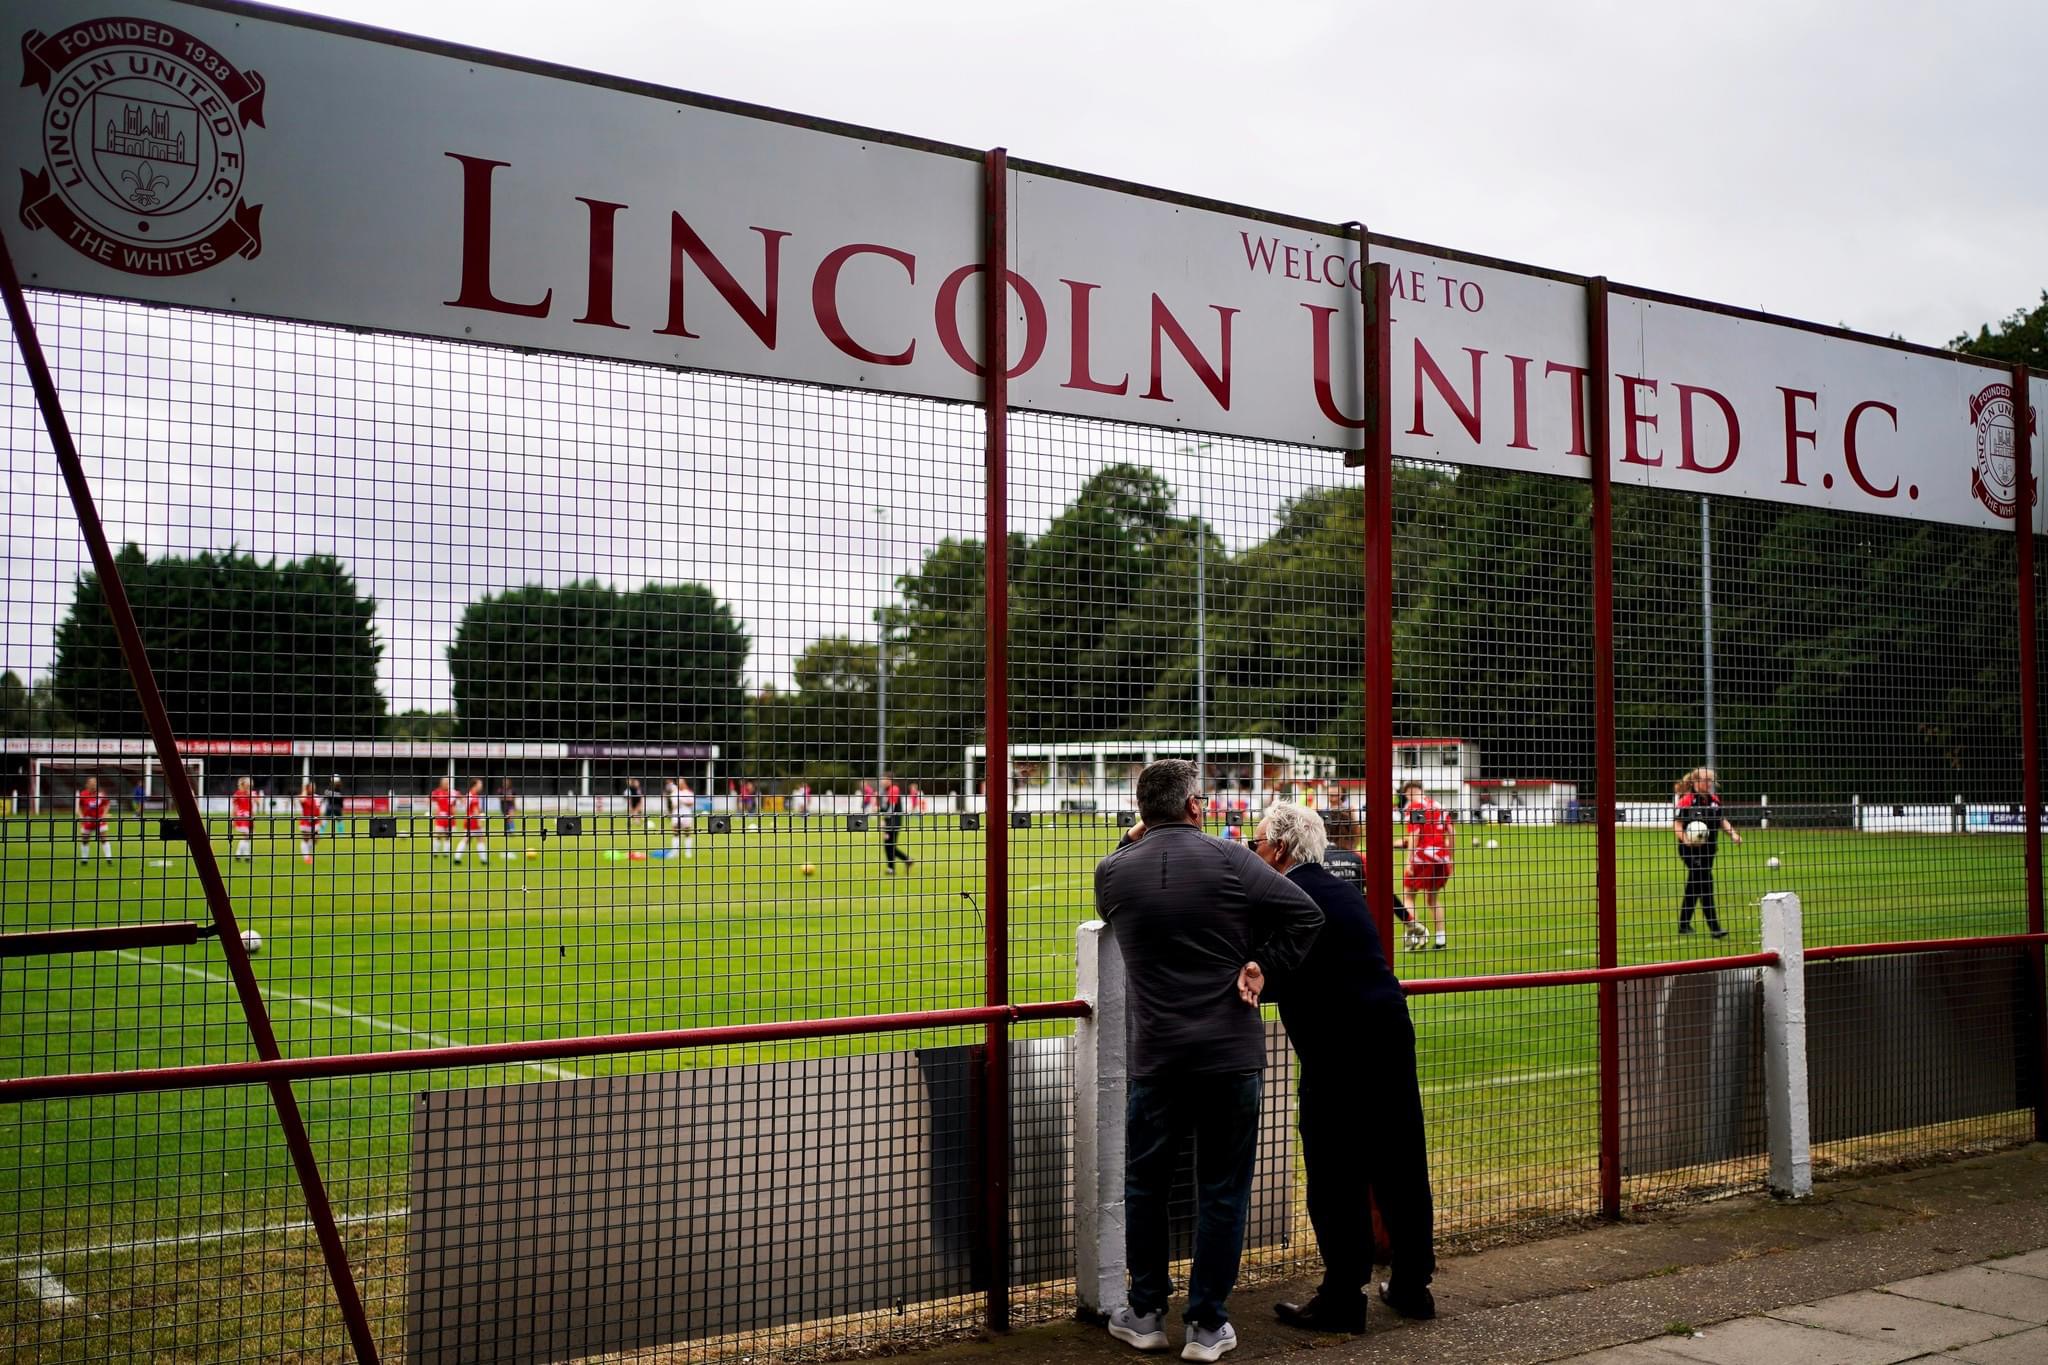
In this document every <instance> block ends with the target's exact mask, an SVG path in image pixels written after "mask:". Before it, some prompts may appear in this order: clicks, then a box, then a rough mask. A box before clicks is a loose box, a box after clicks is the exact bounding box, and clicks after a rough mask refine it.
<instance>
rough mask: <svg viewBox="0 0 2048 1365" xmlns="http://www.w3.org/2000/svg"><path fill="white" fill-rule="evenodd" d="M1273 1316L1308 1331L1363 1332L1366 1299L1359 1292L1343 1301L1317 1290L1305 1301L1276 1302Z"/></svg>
mask: <svg viewBox="0 0 2048 1365" xmlns="http://www.w3.org/2000/svg"><path fill="white" fill-rule="evenodd" d="M1273 1316H1274V1317H1276V1318H1278V1319H1280V1321H1282V1322H1284V1323H1286V1324H1287V1325H1288V1326H1289V1327H1299V1328H1301V1329H1302V1330H1303V1331H1307V1332H1347V1333H1357V1332H1363V1331H1364V1330H1365V1299H1364V1297H1363V1296H1362V1295H1361V1296H1360V1297H1358V1298H1355V1299H1353V1300H1352V1301H1351V1302H1350V1303H1349V1304H1348V1305H1346V1304H1341V1303H1338V1302H1336V1301H1334V1300H1331V1299H1326V1298H1324V1297H1323V1296H1322V1295H1321V1294H1317V1295H1316V1296H1315V1297H1314V1298H1312V1299H1310V1300H1309V1301H1308V1302H1307V1303H1276V1304H1274V1305H1273Z"/></svg>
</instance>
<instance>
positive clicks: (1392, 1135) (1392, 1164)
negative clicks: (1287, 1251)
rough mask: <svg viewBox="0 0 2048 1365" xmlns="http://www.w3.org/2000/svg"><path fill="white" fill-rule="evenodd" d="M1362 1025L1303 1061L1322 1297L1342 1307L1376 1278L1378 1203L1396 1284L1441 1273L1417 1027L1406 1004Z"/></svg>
mask: <svg viewBox="0 0 2048 1365" xmlns="http://www.w3.org/2000/svg"><path fill="white" fill-rule="evenodd" d="M1363 1023H1364V1027H1362V1028H1361V1029H1360V1030H1359V1032H1358V1033H1357V1034H1356V1035H1355V1036H1354V1037H1353V1038H1351V1039H1349V1040H1327V1041H1324V1043H1323V1046H1322V1047H1320V1048H1315V1049H1312V1052H1311V1055H1310V1056H1304V1057H1302V1058H1301V1112H1300V1126H1301V1156H1302V1165H1303V1167H1304V1168H1306V1171H1307V1177H1308V1217H1309V1223H1310V1225H1311V1226H1312V1227H1314V1228H1315V1233H1316V1248H1317V1250H1319V1251H1320V1252H1322V1256H1323V1283H1322V1287H1321V1289H1320V1290H1319V1291H1318V1293H1320V1294H1321V1295H1323V1296H1324V1297H1326V1298H1328V1299H1330V1300H1332V1301H1333V1302H1346V1301H1349V1300H1351V1299H1355V1298H1356V1297H1357V1296H1358V1294H1359V1292H1360V1291H1361V1290H1362V1289H1363V1288H1364V1287H1365V1285H1366V1284H1367V1283H1369V1282H1370V1281H1371V1279H1372V1260H1373V1245H1372V1206H1373V1205H1374V1204H1377V1205H1378V1206H1379V1211H1380V1218H1381V1220H1382V1221H1383V1222H1384V1223H1385V1225H1386V1229H1387V1241H1388V1243H1389V1244H1390V1245H1389V1251H1388V1257H1389V1261H1390V1267H1391V1270H1392V1282H1393V1284H1394V1285H1395V1286H1396V1287H1397V1288H1400V1289H1409V1288H1414V1289H1420V1288H1422V1287H1424V1286H1426V1285H1427V1284H1428V1283H1429V1282H1430V1280H1431V1279H1432V1278H1433V1277H1434V1276H1435V1274H1436V1235H1435V1218H1436V1211H1435V1205H1434V1202H1433V1200H1432V1198H1431V1195H1430V1188H1429V1149H1428V1142H1427V1139H1426V1137H1425V1135H1424V1132H1423V1123H1422V1091H1421V1088H1420V1087H1419V1086H1418V1085H1417V1083H1416V1079H1415V1026H1414V1024H1413V1023H1411V1022H1410V1021H1409V1018H1408V1010H1407V1007H1406V1006H1405V1005H1403V1004H1401V1003H1400V1002H1398V1001H1396V1002H1393V1003H1391V1004H1389V1005H1387V1006H1385V1007H1382V1008H1378V1009H1375V1010H1374V1011H1373V1012H1372V1013H1371V1015H1370V1016H1369V1017H1368V1018H1367V1019H1366V1020H1365V1021H1363ZM1333 1043H1334V1045H1333ZM1311 1057H1312V1058H1313V1060H1311ZM1368 1057H1369V1058H1371V1059H1372V1061H1371V1065H1370V1067H1369V1068H1368V1067H1367V1066H1366V1065H1365V1064H1364V1062H1363V1060H1362V1059H1365V1058H1368ZM1368 1199H1369V1200H1370V1202H1368Z"/></svg>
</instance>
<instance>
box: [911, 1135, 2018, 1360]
mask: <svg viewBox="0 0 2048 1365" xmlns="http://www.w3.org/2000/svg"><path fill="white" fill-rule="evenodd" d="M1309 1287H1310V1286H1308V1285H1306V1284H1301V1283H1294V1284H1287V1285H1268V1286H1262V1287H1260V1288H1258V1289H1256V1290H1250V1291H1244V1292H1240V1293H1239V1294H1238V1295H1237V1296H1235V1297H1234V1298H1233V1299H1232V1300H1231V1316H1232V1317H1233V1318H1234V1319H1235V1321H1236V1323H1237V1330H1238V1336H1239V1338H1240V1341H1241V1343H1242V1344H1241V1346H1240V1347H1239V1349H1238V1350H1237V1351H1236V1352H1235V1353H1233V1354H1232V1355H1231V1356H1230V1357H1229V1360H1230V1362H1231V1365H1239V1362H1243V1361H1249V1360H1254V1359H1261V1358H1279V1357H1286V1356H1292V1355H1295V1354H1297V1353H1299V1352H1304V1351H1309V1352H1314V1353H1315V1354H1316V1357H1317V1365H1421V1363H1422V1362H1429V1365H1465V1363H1466V1362H1470V1363H1471V1365H1543V1362H1553V1361H1554V1362H1571V1365H1709V1363H1711V1365H1735V1363H1736V1362H1740V1363H1741V1365H1779V1363H1780V1362H1783V1363H1785V1365H1903V1362H1907V1361H1916V1362H1918V1361H1927V1360H1943V1361H1952V1362H1955V1365H2048V1145H2043V1144H2040V1143H2035V1144H2031V1145H2029V1146H2026V1147H2022V1148H2019V1149H2017V1150H2014V1151H2010V1152H2003V1153H1999V1154H1997V1155H1994V1156H1984V1157H1974V1158H1970V1159H1967V1160H1960V1161H1955V1162H1950V1163H1947V1164H1944V1165H1939V1166H1929V1167H1925V1168H1922V1169H1919V1170H1912V1171H1900V1172H1894V1173H1891V1174H1887V1175H1880V1176H1870V1177H1859V1178H1855V1179H1839V1180H1824V1181H1823V1182H1822V1183H1821V1185H1820V1187H1819V1190H1818V1192H1817V1193H1816V1194H1815V1195H1814V1196H1813V1197H1812V1198H1811V1199H1807V1200H1802V1201H1800V1202H1798V1203H1784V1202H1780V1201H1776V1200H1773V1199H1771V1198H1769V1197H1767V1196H1764V1195H1761V1194H1759V1195H1754V1196H1743V1197H1740V1198H1735V1199H1724V1200H1719V1201H1716V1202H1713V1203H1709V1204H1702V1205H1696V1206H1692V1207H1689V1208H1684V1209H1679V1210H1675V1211H1672V1212H1669V1213H1657V1214H1653V1215H1648V1216H1643V1217H1638V1218H1631V1219H1628V1220H1625V1221H1623V1222H1620V1223H1616V1224H1606V1225H1598V1226H1593V1227H1589V1228H1584V1229H1578V1230H1574V1231H1570V1232H1567V1233H1565V1234H1563V1235H1560V1236H1557V1237H1552V1238H1549V1239H1547V1240H1544V1241H1539V1242H1529V1243H1524V1244H1522V1245H1519V1246H1507V1247H1497V1248H1493V1249H1490V1250H1486V1251H1481V1252H1476V1253H1472V1254H1468V1255H1463V1256H1456V1257H1449V1258H1446V1260H1445V1262H1444V1264H1443V1266H1442V1268H1441V1270H1440V1272H1439V1274H1438V1277H1437V1281H1436V1286H1435V1288H1436V1296H1437V1304H1438V1307H1439V1309H1440V1314H1439V1316H1438V1317H1437V1319H1436V1320H1435V1321H1433V1322H1421V1323H1416V1322H1405V1321H1402V1320H1401V1319H1399V1318H1396V1317H1394V1316H1393V1315H1392V1314H1391V1313H1389V1312H1387V1311H1386V1310H1385V1309H1384V1308H1378V1307H1376V1308H1375V1311H1374V1313H1373V1315H1372V1323H1371V1330H1370V1331H1368V1332H1367V1333H1366V1334H1365V1335H1363V1336H1357V1337H1342V1336H1319V1335H1315V1334H1312V1333H1307V1332H1299V1331H1294V1330H1292V1329H1289V1328H1286V1327H1282V1326H1281V1325H1280V1324H1279V1323H1277V1322H1276V1321H1275V1320H1274V1318H1273V1304H1274V1303H1275V1302H1276V1301H1278V1300H1280V1299H1285V1298H1295V1299H1298V1298H1301V1297H1304V1296H1305V1294H1306V1293H1307V1291H1308V1289H1309ZM1178 1309H1179V1304H1178V1302H1176V1304H1175V1311H1174V1316H1173V1319H1172V1320H1171V1321H1170V1322H1169V1324H1168V1328H1169V1335H1170V1336H1171V1338H1172V1341H1173V1345H1174V1348H1175V1350H1174V1354H1170V1355H1159V1356H1152V1357H1149V1359H1151V1360H1154V1361H1157V1362H1159V1365H1168V1362H1172V1361H1176V1360H1177V1358H1178V1348H1179V1345H1180V1340H1181V1325H1180V1323H1179V1321H1178ZM1681 1333H1682V1334H1683V1335H1680V1334H1681ZM1951 1348H1953V1349H1951ZM923 1358H924V1359H925V1360H928V1361H936V1362H952V1365H1027V1363H1029V1365H1041V1363H1050V1365H1068V1363H1069V1362H1073V1363H1075V1365H1081V1363H1086V1365H1097V1363H1099V1365H1136V1362H1137V1361H1138V1360H1139V1359H1140V1357H1138V1356H1137V1353H1135V1352H1133V1351H1131V1350H1129V1349H1128V1348H1127V1347H1124V1346H1121V1345H1119V1344H1118V1343H1117V1342H1115V1341H1113V1340H1111V1339H1110V1338H1109V1336H1108V1334H1106V1333H1105V1332H1104V1331H1103V1330H1102V1329H1101V1328H1100V1327H1099V1326H1091V1325H1088V1324H1083V1323H1077V1322H1063V1323H1052V1324H1047V1325H1045V1326H1042V1327H1035V1328H1029V1329H1025V1330H1022V1331H1018V1332H1015V1333H1012V1334H1010V1335H1008V1336H1005V1337H1002V1338H999V1339H996V1340H991V1341H978V1342H963V1343H959V1344H956V1345H953V1346H949V1347H943V1348H940V1349H938V1350H936V1351H932V1352H928V1353H926V1354H925V1356H924V1357H923Z"/></svg>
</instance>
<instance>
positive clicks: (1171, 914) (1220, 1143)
mask: <svg viewBox="0 0 2048 1365" xmlns="http://www.w3.org/2000/svg"><path fill="white" fill-rule="evenodd" d="M1138 817H1139V823H1138V825H1137V827H1136V828H1134V829H1133V830H1132V831H1131V833H1130V834H1129V835H1127V836H1126V837H1125V840H1124V842H1123V843H1122V844H1121V845H1119V846H1118V848H1117V850H1116V851H1115V852H1114V853H1112V854H1110V855H1109V856H1108V857H1107V858H1104V859H1103V860H1102V861H1101V862H1100V863H1098V864H1096V867H1095V909H1096V913H1097V914H1098V915H1100V916H1101V917H1102V919H1103V920H1104V921H1105V922H1106V923H1107V924H1108V925H1109V926H1110V928H1111V929H1112V930H1113V931H1114V932H1115V934H1116V940H1117V944H1118V946H1119V947H1120V948H1121V949H1122V950H1123V958H1124V972H1125V977H1126V979H1127V981H1128V983H1129V990H1130V1001H1129V1021H1130V1038H1129V1046H1130V1076H1131V1081H1130V1095H1129V1102H1128V1113H1127V1124H1126V1144H1127V1150H1126V1154H1125V1160H1124V1217H1125V1233H1124V1238H1125V1240H1124V1252H1125V1257H1126V1259H1127V1260H1128V1261H1129V1263H1130V1268H1131V1295H1130V1302H1129V1303H1128V1304H1126V1305H1124V1306H1123V1307H1121V1308H1118V1309H1117V1310H1116V1311H1115V1312H1114V1313H1112V1314H1111V1315H1110V1321H1109V1333H1110V1335H1111V1336H1113V1337H1115V1338H1116V1339H1117V1340H1119V1341H1122V1342H1125V1343H1127V1344H1129V1345H1131V1346H1135V1347H1137V1348H1138V1349H1139V1350H1141V1351H1157V1350H1163V1349H1165V1347H1166V1345H1167V1340H1166V1331H1165V1326H1164V1322H1165V1314H1166V1301H1167V1298H1168V1296H1169V1295H1170V1293H1171V1292H1172V1284H1171V1283H1170V1281H1169V1280H1168V1278H1167V1270H1166V1266H1167V1232H1166V1224H1167V1219H1166V1204H1167V1199H1168V1196H1169V1195H1170V1194H1171V1193H1172V1186H1173V1174H1174V1168H1175V1167H1176V1165H1178V1163H1179V1158H1180V1152H1181V1149H1182V1147H1183V1146H1184V1145H1185V1144H1186V1142H1187V1140H1188V1138H1189V1137H1192V1138H1193V1139H1194V1143H1195V1203H1196V1213H1195V1254H1194V1264H1193V1267H1192V1269H1191V1271H1190V1273H1189V1276H1188V1306H1187V1311H1186V1313H1185V1314H1184V1317H1185V1319H1186V1321H1187V1324H1188V1332H1187V1341H1186V1344H1185V1345H1184V1346H1183V1347H1182V1350H1181V1358H1182V1359H1183V1360H1196V1361H1213V1360H1216V1359H1217V1358H1219V1357H1220V1356H1221V1355H1222V1354H1223V1353H1224V1352H1225V1351H1229V1350H1233V1349H1235V1347H1236V1346H1237V1333H1236V1331H1235V1330H1234V1329H1233V1328H1232V1327H1231V1325H1230V1314H1229V1312H1228V1311H1227V1309H1226V1308H1225V1306H1224V1303H1225V1300H1226V1299H1228V1298H1229V1296H1230V1291H1231V1289H1232V1288H1233V1287H1234V1286H1235V1285H1236V1283H1237V1272H1238V1262H1239V1258H1240V1256H1241V1254H1242V1251H1243V1247H1244V1227H1245V1217H1246V1213H1247V1211H1248V1209H1249V1207H1250V1204H1251V1188H1252V1163H1253V1161H1254V1159H1255V1157H1256V1155H1257V1148H1258V1123H1259V1099H1260V1093H1261V1083H1262V1081H1263V1079H1264V1074H1265V1067H1266V1045H1265V1028H1264V1026H1263V1024H1262V1023H1261V1022H1260V1019H1259V1011H1258V1008H1257V1006H1255V1005H1252V1004H1248V1003H1246V1001H1245V999H1244V998H1243V996H1242V995H1241V994H1240V990H1239V975H1240V973H1241V972H1242V971H1243V970H1244V967H1245V965H1246V964H1247V963H1250V962H1257V963H1260V964H1262V965H1263V966H1264V967H1265V968H1266V969H1268V970H1274V969H1275V964H1276V963H1284V964H1285V966H1284V967H1281V968H1279V970H1283V971H1284V970H1289V969H1291V968H1293V967H1295V966H1297V965H1299V963H1300V962H1301V960H1302V959H1303V958H1304V957H1306V956H1307V954H1308V950H1309V947H1310V945H1312V944H1313V943H1314V942H1315V937H1316V930H1317V929H1318V928H1319V927H1321V925H1322V922H1323V915H1322V911H1321V910H1319V909H1317V908H1316V903H1315V901H1314V900H1312V899H1311V898H1310V897H1309V895H1308V894H1307V893H1306V892H1305V891H1303V890H1302V889H1301V888H1299V887H1297V886H1295V885H1294V884H1293V883H1292V882H1290V881H1288V880H1287V879H1286V878H1285V877H1283V876H1281V875H1280V874H1279V873H1277V872H1275V871H1273V869H1272V868H1270V867H1268V866H1266V865H1265V863H1263V862H1261V861H1260V860H1259V858H1258V856H1257V855H1256V854H1255V853H1253V852H1252V850H1250V849H1248V848H1246V847H1245V846H1243V845H1242V844H1238V843H1233V842H1228V841H1225V840H1222V839H1212V838H1210V837H1209V836H1208V835H1206V834H1204V833H1203V832H1202V828H1201V820H1202V793H1201V785H1200V782H1199V780H1198V778H1197V776H1196V772H1195V765H1194V764H1192V763H1189V762H1187V761H1186V760H1184V759H1177V758H1169V759H1161V760H1160V761H1158V762H1156V763H1153V764H1151V765H1149V766H1148V767H1147V768H1146V769H1145V771H1144V772H1142V773H1141V774H1139V776H1138Z"/></svg>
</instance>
